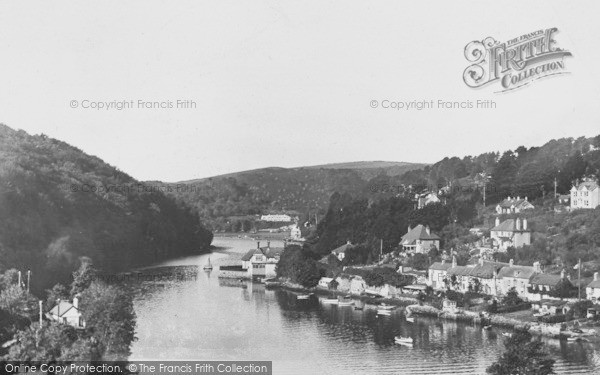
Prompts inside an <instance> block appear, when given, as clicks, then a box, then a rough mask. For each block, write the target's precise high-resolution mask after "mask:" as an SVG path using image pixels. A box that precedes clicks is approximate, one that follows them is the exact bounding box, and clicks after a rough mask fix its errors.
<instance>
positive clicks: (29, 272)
mask: <svg viewBox="0 0 600 375" xmlns="http://www.w3.org/2000/svg"><path fill="white" fill-rule="evenodd" d="M30 281H31V270H27V293H29V282H30Z"/></svg>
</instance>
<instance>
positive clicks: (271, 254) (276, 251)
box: [242, 247, 283, 262]
mask: <svg viewBox="0 0 600 375" xmlns="http://www.w3.org/2000/svg"><path fill="white" fill-rule="evenodd" d="M282 252H283V247H261V248H256V249H250V250H248V252H247V253H246V254H244V256H243V257H242V261H244V262H247V261H249V260H250V259H252V256H253V255H255V254H257V255H264V256H266V257H267V258H275V257H277V256H280V255H281V253H282Z"/></svg>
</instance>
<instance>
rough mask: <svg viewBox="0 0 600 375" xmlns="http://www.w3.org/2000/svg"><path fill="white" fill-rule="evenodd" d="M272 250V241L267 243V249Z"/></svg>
mask: <svg viewBox="0 0 600 375" xmlns="http://www.w3.org/2000/svg"><path fill="white" fill-rule="evenodd" d="M270 248H271V241H267V249H270Z"/></svg>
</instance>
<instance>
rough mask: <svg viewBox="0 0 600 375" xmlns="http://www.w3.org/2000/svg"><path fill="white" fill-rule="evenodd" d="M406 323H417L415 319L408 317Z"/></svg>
mask: <svg viewBox="0 0 600 375" xmlns="http://www.w3.org/2000/svg"><path fill="white" fill-rule="evenodd" d="M406 321H407V322H411V323H414V322H415V318H411V317H408V316H407V317H406Z"/></svg>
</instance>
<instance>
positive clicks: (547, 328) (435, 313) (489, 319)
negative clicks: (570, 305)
mask: <svg viewBox="0 0 600 375" xmlns="http://www.w3.org/2000/svg"><path fill="white" fill-rule="evenodd" d="M406 311H407V313H408V314H409V315H410V314H414V315H423V316H432V317H437V318H439V319H445V320H454V321H463V322H469V323H476V324H482V325H491V326H493V327H502V328H507V329H520V328H522V329H529V331H530V332H531V333H533V334H536V335H540V336H546V337H551V338H566V337H568V335H566V334H565V333H564V332H563V330H562V324H561V323H557V324H548V323H537V322H523V321H520V320H516V319H511V318H507V317H505V316H503V315H502V314H491V315H489V316H486V317H483V316H480V315H479V314H478V313H475V312H471V311H460V312H455V313H453V312H448V311H443V310H439V309H437V308H435V307H433V306H428V305H418V304H417V305H410V306H407V307H406Z"/></svg>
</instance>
